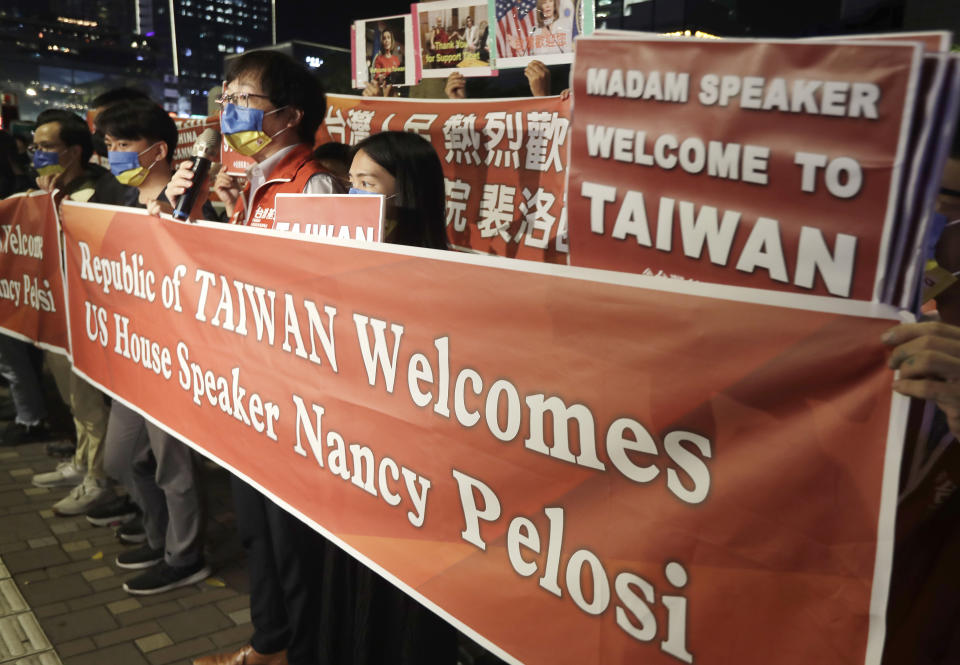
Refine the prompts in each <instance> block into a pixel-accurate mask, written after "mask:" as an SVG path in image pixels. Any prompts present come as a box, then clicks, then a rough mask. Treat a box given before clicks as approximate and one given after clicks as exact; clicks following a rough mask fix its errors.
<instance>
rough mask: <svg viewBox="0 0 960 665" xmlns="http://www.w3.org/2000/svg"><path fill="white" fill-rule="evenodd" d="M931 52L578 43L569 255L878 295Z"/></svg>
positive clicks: (688, 275)
mask: <svg viewBox="0 0 960 665" xmlns="http://www.w3.org/2000/svg"><path fill="white" fill-rule="evenodd" d="M921 52H922V47H921V46H920V44H919V43H917V44H909V43H869V42H857V43H827V42H809V41H808V42H783V41H769V42H766V41H758V40H685V39H679V40H669V39H645V38H634V39H630V38H626V37H624V38H620V39H610V38H606V39H601V38H591V37H584V38H582V39H581V40H579V41H578V42H577V60H576V63H575V65H574V72H573V95H574V98H575V100H576V115H575V122H574V125H573V127H572V130H571V134H572V139H571V140H572V146H571V157H570V162H571V163H570V181H569V189H570V194H569V197H570V198H569V212H570V220H571V225H570V245H571V253H570V258H571V263H572V264H573V265H580V266H588V267H595V268H605V269H610V270H620V271H629V272H637V273H644V274H656V275H666V276H670V277H675V278H681V279H692V280H699V281H709V282H716V283H722V284H733V285H738V286H750V287H754V288H762V289H774V290H778V291H796V292H805V293H814V294H822V295H833V296H839V297H843V298H851V299H857V300H871V299H879V298H880V295H881V290H880V287H881V285H882V281H883V280H884V278H885V277H886V275H887V273H888V266H887V262H888V250H889V247H890V242H891V240H892V234H893V230H894V228H895V226H894V223H895V221H896V212H897V204H898V200H899V196H900V188H901V185H902V179H901V173H902V170H903V168H904V166H905V165H906V159H907V139H908V133H909V128H910V122H911V117H912V113H913V111H914V97H915V93H916V86H917V75H918V71H919V63H920V56H921Z"/></svg>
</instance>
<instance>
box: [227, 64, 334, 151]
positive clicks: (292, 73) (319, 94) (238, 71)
mask: <svg viewBox="0 0 960 665" xmlns="http://www.w3.org/2000/svg"><path fill="white" fill-rule="evenodd" d="M241 76H253V77H255V78H256V79H257V80H258V81H259V82H260V88H261V89H262V90H263V92H264V94H265V95H267V97H269V98H270V103H271V104H273V105H274V106H276V107H277V108H281V107H284V106H290V107H293V108H295V109H300V111H302V112H303V117H302V118H301V119H300V124H299V125H298V126H297V128H296V129H297V136H299V138H300V140H301V141H302V142H303V143H309V144H310V145H313V142H314V136H315V135H316V133H317V128H318V127H319V126H320V123H321V122H323V115H324V113H326V111H327V98H326V95H325V94H324V92H323V86H321V85H320V81H318V80H317V79H316V78H315V77H314V76H313V74H311V73H310V71H309V70H308V69H307V68H306V67H304V66H303V65H301V64H300V63H298V62H297V61H296V60H294V59H293V58H291V57H290V56H288V55H284V54H283V53H279V52H278V51H270V50H257V51H247V52H246V53H244V54H243V55H241V56H240V57H238V58H236V59H235V60H233V61H232V62H231V63H230V67H229V68H228V69H227V77H226V83H230V81H233V80H235V79H238V78H240V77H241Z"/></svg>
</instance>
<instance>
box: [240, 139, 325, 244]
mask: <svg viewBox="0 0 960 665" xmlns="http://www.w3.org/2000/svg"><path fill="white" fill-rule="evenodd" d="M312 154H313V149H312V148H311V147H310V146H309V145H307V144H306V143H301V144H299V145H297V146H296V147H294V149H293V150H291V151H290V152H288V153H287V154H286V155H284V156H283V158H282V159H281V160H280V163H279V164H277V165H276V167H274V169H273V172H272V173H271V174H270V179H269V180H267V181H266V182H264V183H263V184H262V185H260V186H259V187H257V191H255V192H253V194H252V195H251V193H250V183H249V182H247V185H246V187H244V188H243V192H242V193H241V194H240V198H238V199H237V205H236V208H234V210H233V216H232V217H231V218H230V223H231V224H244V225H246V226H257V227H259V228H264V229H272V228H273V223H274V221H275V220H276V217H277V206H276V203H275V199H276V196H277V194H301V193H303V190H304V189H306V187H307V182H308V181H309V180H310V178H312V177H313V176H315V175H317V174H318V173H328V171H327V170H326V169H324V168H323V167H322V166H320V165H319V164H317V163H316V162H314V161H313V160H312V159H311V155H312ZM247 201H251V202H252V203H251V205H250V210H251V214H250V215H249V217H248V215H247V205H246V202H247Z"/></svg>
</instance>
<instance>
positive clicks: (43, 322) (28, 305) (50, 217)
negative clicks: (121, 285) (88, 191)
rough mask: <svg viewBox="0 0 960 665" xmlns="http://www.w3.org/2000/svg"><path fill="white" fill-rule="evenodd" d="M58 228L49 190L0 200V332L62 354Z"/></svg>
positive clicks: (63, 328)
mask: <svg viewBox="0 0 960 665" xmlns="http://www.w3.org/2000/svg"><path fill="white" fill-rule="evenodd" d="M58 229H59V224H58V222H57V209H56V206H55V205H54V202H53V196H52V195H51V194H48V193H47V192H43V191H34V192H31V193H30V194H14V195H13V196H11V197H9V198H6V199H3V200H0V333H3V334H7V335H10V336H11V337H16V338H17V339H22V340H27V341H31V342H36V343H37V345H38V346H41V347H43V348H46V349H51V350H55V351H59V352H61V353H66V352H67V347H68V342H67V321H66V318H65V316H66V315H65V311H66V308H65V307H64V301H63V279H62V276H61V272H60V238H59V231H58ZM128 258H129V257H128ZM120 278H121V279H122V278H123V275H121V276H120Z"/></svg>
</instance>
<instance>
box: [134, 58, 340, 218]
mask: <svg viewBox="0 0 960 665" xmlns="http://www.w3.org/2000/svg"><path fill="white" fill-rule="evenodd" d="M220 104H221V106H222V111H221V113H220V130H221V132H222V133H223V135H224V140H226V142H227V143H228V144H230V147H232V148H233V149H234V150H236V151H238V152H240V153H242V154H244V155H246V156H248V157H252V158H253V159H254V160H255V162H256V163H255V164H254V165H253V166H251V167H250V169H249V171H248V173H247V184H246V186H245V187H244V188H243V191H242V192H240V193H239V194H237V190H236V183H232V184H230V186H222V185H227V184H228V183H226V182H221V181H218V183H217V184H218V186H217V189H216V193H217V195H218V196H219V197H220V198H221V200H223V202H224V203H225V204H226V208H227V214H228V215H230V217H231V219H230V222H231V223H233V224H243V225H246V226H257V227H262V228H272V227H273V222H274V218H275V217H276V206H275V205H274V197H275V196H276V195H277V194H279V193H281V192H284V193H291V194H336V193H341V192H342V191H343V190H342V189H341V187H340V184H339V183H338V182H337V180H336V178H334V177H333V176H332V175H331V174H329V173H327V172H326V171H325V170H324V169H323V168H322V167H320V166H319V165H318V164H317V163H316V162H314V161H313V160H312V159H311V150H312V145H313V139H314V134H315V133H316V130H317V127H318V126H319V125H320V122H321V121H322V120H323V113H324V109H325V107H326V104H325V101H324V93H323V90H322V89H321V88H320V86H319V84H318V83H317V82H316V80H315V79H314V78H313V77H312V76H311V75H310V73H309V72H308V71H307V70H306V69H304V68H302V67H300V65H299V64H297V63H295V62H294V61H293V60H292V59H291V58H289V57H288V56H285V55H283V54H280V53H277V52H274V51H254V52H250V53H245V54H244V55H243V56H241V57H240V58H237V59H236V60H234V61H233V63H232V64H231V68H230V71H228V72H227V80H226V87H225V88H224V94H223V96H222V97H221V98H220ZM190 167H191V163H190V162H183V163H182V164H181V165H180V168H179V169H178V170H177V172H176V173H174V175H173V178H172V179H171V180H170V184H169V185H168V186H167V189H166V193H167V197H168V198H170V200H171V201H172V200H175V199H176V198H177V197H180V196H182V195H183V193H184V192H186V191H187V189H189V188H190V187H191V186H192V185H193V172H192V171H191V170H190ZM268 180H269V182H267V181H268ZM203 190H205V188H202V191H201V194H200V196H198V197H197V203H196V204H195V205H194V210H197V207H198V206H200V205H201V204H202V203H203V202H205V201H206V200H207V197H206V195H205V192H204V191H203ZM151 210H152V211H154V212H155V211H157V210H158V209H157V208H153V209H151ZM197 218H200V219H202V218H203V216H202V214H198V215H197Z"/></svg>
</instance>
